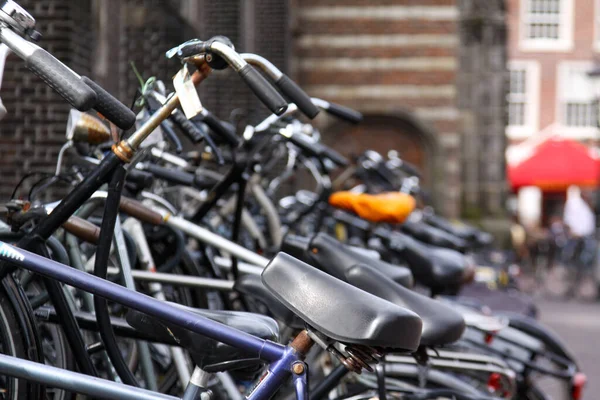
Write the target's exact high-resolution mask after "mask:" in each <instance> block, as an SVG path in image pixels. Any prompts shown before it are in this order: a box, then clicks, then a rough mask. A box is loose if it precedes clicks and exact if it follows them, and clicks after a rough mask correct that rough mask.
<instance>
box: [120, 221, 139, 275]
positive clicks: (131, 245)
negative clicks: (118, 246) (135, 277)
mask: <svg viewBox="0 0 600 400" xmlns="http://www.w3.org/2000/svg"><path fill="white" fill-rule="evenodd" d="M123 239H125V247H127V257H128V258H129V263H130V264H131V268H134V267H135V265H136V264H137V262H138V254H137V246H136V244H135V240H134V239H133V237H132V236H131V235H130V234H129V232H127V231H126V230H123Z"/></svg>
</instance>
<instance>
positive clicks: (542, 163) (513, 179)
mask: <svg viewBox="0 0 600 400" xmlns="http://www.w3.org/2000/svg"><path fill="white" fill-rule="evenodd" d="M507 172H508V180H509V181H510V184H511V187H512V189H513V190H515V191H516V190H518V189H519V188H521V187H523V186H537V187H539V188H541V189H542V190H543V191H546V192H559V191H564V190H566V189H567V188H568V187H569V186H571V185H577V186H583V187H596V186H597V185H598V178H599V177H600V162H599V161H598V160H597V159H596V158H594V157H592V155H591V153H590V151H589V149H588V148H587V147H586V146H584V145H583V144H581V143H579V142H576V141H574V140H569V139H549V140H546V141H545V142H543V143H541V144H540V145H538V146H537V147H536V148H535V150H534V152H533V154H532V155H531V157H529V158H527V159H526V160H524V161H522V162H520V163H519V164H515V165H509V166H508V171H507Z"/></svg>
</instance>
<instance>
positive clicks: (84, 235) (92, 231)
mask: <svg viewBox="0 0 600 400" xmlns="http://www.w3.org/2000/svg"><path fill="white" fill-rule="evenodd" d="M62 227H63V228H64V229H65V231H67V232H69V233H70V234H72V235H74V236H77V237H78V238H79V239H81V240H84V241H86V242H88V243H91V244H97V243H98V239H99V238H100V227H99V226H96V225H94V224H92V223H91V222H89V221H87V220H85V219H83V218H79V217H77V216H74V215H72V216H70V217H69V219H68V220H67V221H66V222H65V223H64V224H63V225H62Z"/></svg>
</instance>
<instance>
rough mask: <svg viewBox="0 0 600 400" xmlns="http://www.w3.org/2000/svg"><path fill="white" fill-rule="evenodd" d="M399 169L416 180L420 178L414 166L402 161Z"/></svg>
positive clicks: (419, 173)
mask: <svg viewBox="0 0 600 400" xmlns="http://www.w3.org/2000/svg"><path fill="white" fill-rule="evenodd" d="M400 169H402V170H403V171H404V172H406V173H407V174H409V175H413V176H416V177H417V178H420V177H421V172H420V171H419V169H418V168H417V167H416V166H415V165H413V164H411V163H409V162H406V161H404V160H402V165H401V166H400Z"/></svg>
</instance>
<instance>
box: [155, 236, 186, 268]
mask: <svg viewBox="0 0 600 400" xmlns="http://www.w3.org/2000/svg"><path fill="white" fill-rule="evenodd" d="M165 228H167V229H169V230H170V231H171V232H173V236H174V238H175V245H176V247H175V251H174V252H173V255H172V256H171V257H169V258H168V259H166V260H165V261H164V262H163V263H162V264H161V265H160V266H158V267H157V268H156V270H157V271H158V272H167V273H168V272H171V271H172V270H173V268H175V267H176V266H178V265H179V263H180V262H181V258H182V257H183V253H184V252H185V236H184V235H183V232H181V231H180V230H179V229H175V228H173V227H171V226H168V225H167V226H165Z"/></svg>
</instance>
